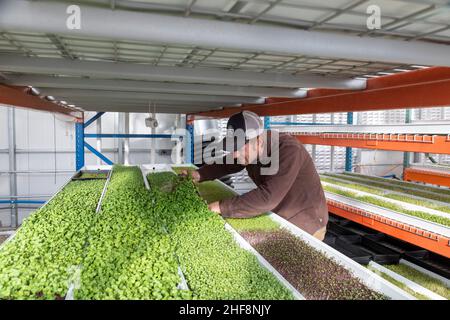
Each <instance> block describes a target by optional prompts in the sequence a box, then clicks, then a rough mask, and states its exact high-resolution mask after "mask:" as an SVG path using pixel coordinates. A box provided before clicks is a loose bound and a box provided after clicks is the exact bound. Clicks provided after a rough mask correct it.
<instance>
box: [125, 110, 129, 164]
mask: <svg viewBox="0 0 450 320" xmlns="http://www.w3.org/2000/svg"><path fill="white" fill-rule="evenodd" d="M124 120H125V134H130V113H129V112H127V113H125V119H124ZM124 149H125V157H124V159H125V161H124V163H125V164H127V165H128V164H130V138H125V140H124Z"/></svg>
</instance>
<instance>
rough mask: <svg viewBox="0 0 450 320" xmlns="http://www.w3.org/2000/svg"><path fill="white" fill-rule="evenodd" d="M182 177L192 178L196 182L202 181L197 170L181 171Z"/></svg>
mask: <svg viewBox="0 0 450 320" xmlns="http://www.w3.org/2000/svg"><path fill="white" fill-rule="evenodd" d="M180 176H184V177H188V176H190V177H191V178H192V180H193V181H194V182H199V181H200V174H199V173H198V171H197V170H192V171H190V170H186V169H183V170H181V171H180Z"/></svg>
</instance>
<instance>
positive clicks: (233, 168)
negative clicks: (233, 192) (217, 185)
mask: <svg viewBox="0 0 450 320" xmlns="http://www.w3.org/2000/svg"><path fill="white" fill-rule="evenodd" d="M222 163H223V164H217V163H214V164H207V165H204V166H203V167H201V168H200V169H198V171H197V172H198V173H199V175H200V180H199V181H200V182H201V181H205V180H214V179H219V178H222V177H223V176H226V175H228V174H232V173H236V172H239V171H241V170H243V169H244V168H245V167H244V166H243V165H240V164H226V157H224V158H223V159H222Z"/></svg>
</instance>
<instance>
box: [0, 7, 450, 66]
mask: <svg viewBox="0 0 450 320" xmlns="http://www.w3.org/2000/svg"><path fill="white" fill-rule="evenodd" d="M66 8H67V3H59V2H53V1H52V2H41V1H16V0H3V1H2V2H1V4H0V29H1V30H14V31H15V32H32V33H50V34H60V35H67V36H72V37H73V36H78V37H83V36H84V37H89V38H91V37H92V38H104V39H111V40H113V39H114V40H116V39H127V40H129V41H144V42H153V43H176V44H180V45H187V46H191V45H192V44H193V43H195V44H196V45H197V46H199V47H207V48H224V49H231V50H239V51H257V52H272V53H280V54H292V55H306V56H320V57H333V58H342V59H349V60H362V61H379V62H387V63H402V64H405V63H409V64H419V65H441V66H450V61H449V59H448V57H449V56H450V48H449V47H448V46H446V45H441V44H434V43H427V42H419V41H409V42H406V41H403V40H393V39H383V38H370V37H358V36H352V35H344V34H337V33H335V32H333V33H331V32H319V31H304V30H299V29H295V28H290V27H279V26H276V27H275V26H269V25H252V24H243V23H236V22H226V21H217V20H212V19H199V18H190V17H187V18H180V17H175V16H171V15H162V14H156V13H149V12H138V11H126V10H120V9H117V8H116V10H111V9H110V8H100V7H93V6H88V5H85V6H83V10H82V27H81V28H80V29H75V30H70V29H69V28H67V27H66V19H67V15H65V14H63V13H64V12H65V11H66ZM99 17H101V18H100V19H99ZM293 39H299V41H293ZM368 48H370V50H368Z"/></svg>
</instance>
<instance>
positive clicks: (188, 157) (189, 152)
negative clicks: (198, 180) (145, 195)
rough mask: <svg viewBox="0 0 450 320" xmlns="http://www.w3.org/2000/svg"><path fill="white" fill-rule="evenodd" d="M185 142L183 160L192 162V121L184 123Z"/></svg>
mask: <svg viewBox="0 0 450 320" xmlns="http://www.w3.org/2000/svg"><path fill="white" fill-rule="evenodd" d="M186 131H187V137H186V139H187V140H186V144H185V150H186V154H185V161H186V163H194V123H193V122H192V123H186Z"/></svg>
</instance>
